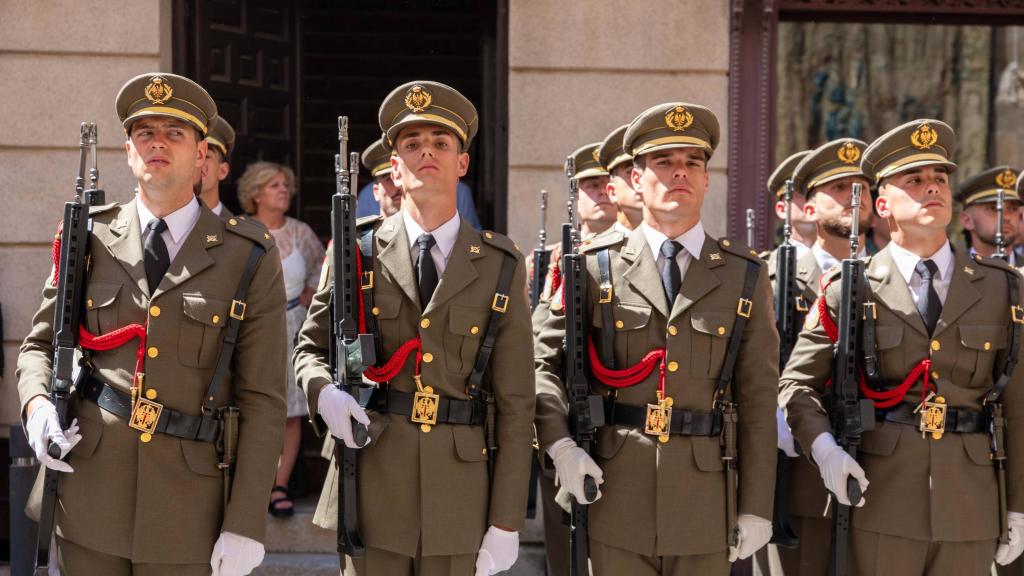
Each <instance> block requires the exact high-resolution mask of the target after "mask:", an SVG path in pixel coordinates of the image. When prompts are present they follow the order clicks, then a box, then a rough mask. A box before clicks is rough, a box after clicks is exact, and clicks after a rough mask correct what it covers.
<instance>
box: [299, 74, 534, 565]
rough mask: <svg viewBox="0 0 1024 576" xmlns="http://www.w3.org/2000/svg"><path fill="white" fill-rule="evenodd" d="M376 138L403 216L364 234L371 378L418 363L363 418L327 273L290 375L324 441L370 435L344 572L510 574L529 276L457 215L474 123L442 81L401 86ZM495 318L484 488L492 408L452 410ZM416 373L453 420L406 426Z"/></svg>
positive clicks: (519, 511) (496, 239)
mask: <svg viewBox="0 0 1024 576" xmlns="http://www.w3.org/2000/svg"><path fill="white" fill-rule="evenodd" d="M380 126H381V130H382V131H383V132H384V134H385V139H386V141H387V142H388V144H389V146H390V147H391V148H392V149H393V150H394V151H395V152H394V155H393V156H392V158H391V168H392V170H393V171H392V173H391V177H392V180H394V181H395V183H396V184H399V185H401V187H402V188H403V190H404V192H405V198H404V200H403V202H402V210H401V211H400V212H398V213H397V214H395V215H394V216H391V217H389V218H386V219H382V218H380V217H373V218H370V219H367V220H363V221H361V223H360V228H361V229H362V230H366V229H367V228H368V227H370V228H372V230H373V256H374V269H373V278H374V280H373V288H372V297H373V303H374V304H373V305H374V308H373V314H374V315H375V320H376V323H377V327H378V328H377V338H378V339H379V341H380V350H381V351H382V356H381V357H380V362H379V363H378V366H380V365H383V364H384V363H385V362H386V361H387V359H389V358H392V357H393V355H394V354H396V351H397V350H398V349H399V348H400V347H401V346H402V345H403V344H406V343H409V342H410V341H411V340H412V339H415V338H418V339H419V340H418V342H419V346H418V348H419V352H418V353H415V352H414V353H410V356H411V357H410V358H409V359H408V361H406V362H405V363H404V364H402V365H400V366H399V368H398V369H399V371H398V372H397V374H396V375H395V376H394V377H392V378H391V379H390V382H382V383H381V384H380V385H379V386H378V387H377V389H375V390H374V392H373V396H372V398H371V399H370V402H369V409H367V410H365V411H364V410H363V409H362V408H360V407H359V405H358V404H357V403H356V402H355V401H354V399H353V398H352V397H351V396H349V395H348V394H346V393H344V392H343V391H341V390H340V389H339V388H337V387H335V386H333V385H332V379H331V374H330V369H329V365H328V349H329V347H330V346H331V341H330V338H329V333H330V326H329V323H330V315H331V313H330V306H329V300H330V297H331V290H330V288H329V287H330V285H331V276H332V271H331V270H330V266H329V265H328V266H327V269H326V270H325V272H324V274H323V275H322V279H323V280H322V282H321V286H320V290H319V291H318V292H317V294H316V296H315V297H314V300H313V305H312V306H311V307H310V311H309V316H308V317H307V319H306V323H305V324H304V326H303V328H302V331H301V332H300V336H299V343H298V346H297V347H296V350H295V366H296V373H297V375H298V379H299V381H300V382H301V384H302V386H303V388H304V389H305V390H306V393H307V395H308V397H309V413H310V414H311V415H313V424H314V428H315V430H316V431H317V432H318V433H321V434H323V433H325V432H326V431H327V430H330V432H331V435H332V436H335V437H336V438H338V439H339V440H338V441H345V442H346V444H347V445H348V446H350V447H353V448H356V447H357V446H356V445H355V441H354V439H353V437H352V433H351V423H350V422H351V417H355V418H357V419H359V420H360V421H361V422H365V423H369V436H370V441H369V444H368V445H367V446H365V447H363V448H362V449H361V450H359V452H358V455H359V478H358V498H359V519H360V529H361V532H362V538H363V542H364V543H365V545H366V552H365V556H364V557H363V558H360V559H351V558H348V559H346V566H345V573H346V574H349V573H352V574H359V575H372V576H376V575H387V576H391V575H403V574H409V575H411V574H419V575H424V576H429V575H433V574H464V575H470V574H474V573H475V574H477V575H482V576H486V575H487V574H494V573H496V572H498V571H500V570H506V569H508V568H509V567H511V565H512V563H513V562H514V561H515V559H516V556H517V554H518V541H519V538H518V530H520V528H521V527H522V525H523V521H524V518H525V514H526V494H527V489H528V483H529V482H528V481H529V477H530V457H531V454H532V452H533V448H532V442H531V440H532V437H533V430H532V423H533V414H534V382H533V378H532V377H531V375H530V374H529V373H528V372H524V371H523V366H527V365H529V362H530V345H531V343H532V338H531V337H530V336H531V335H530V313H529V303H528V301H527V299H526V272H525V266H524V265H523V261H522V256H521V254H519V251H518V250H517V249H516V247H515V245H514V244H513V243H512V241H511V240H509V239H508V238H506V237H504V236H501V235H500V234H496V233H494V232H482V233H481V232H477V231H475V230H474V229H473V228H472V227H470V226H469V224H467V223H466V222H465V221H463V220H462V219H461V218H460V217H459V215H458V213H457V212H456V209H455V188H456V185H457V183H458V178H459V177H460V176H462V175H464V174H465V173H466V169H467V168H468V164H469V156H468V154H467V153H466V152H465V150H466V149H467V147H468V145H469V143H470V141H471V140H472V138H473V136H474V135H475V134H476V130H477V126H478V124H477V115H476V109H475V108H474V107H473V105H472V104H471V103H470V102H469V101H468V100H466V99H465V97H463V96H462V95H461V94H459V93H458V92H457V91H455V89H453V88H450V87H448V86H445V85H443V84H439V83H436V82H427V81H417V82H411V83H408V84H404V85H402V86H399V87H398V88H396V89H395V90H394V91H392V92H391V94H390V95H389V96H388V97H387V99H385V101H384V103H383V104H382V105H381V108H380ZM431 240H433V242H431ZM428 260H429V262H428ZM510 260H511V263H512V265H513V267H514V274H513V275H512V281H511V285H510V288H509V289H508V292H507V293H506V294H503V295H498V296H496V287H497V286H498V275H499V272H500V271H501V270H502V268H503V266H506V265H508V263H509V261H510ZM327 262H328V263H330V262H331V257H330V256H328V258H327ZM432 274H433V275H434V276H433V279H434V280H433V282H431V281H430V278H431V275H432ZM438 279H439V280H440V283H439V284H437V280H438ZM502 304H504V306H502ZM494 306H498V307H504V308H505V312H504V314H501V315H500V316H499V317H498V318H499V319H498V324H497V326H496V328H497V335H496V339H495V341H494V347H493V353H492V355H491V358H490V365H489V367H488V369H487V372H486V378H485V380H484V384H483V385H484V386H485V387H486V388H487V389H489V390H490V392H491V394H493V399H494V401H495V403H496V405H495V408H496V422H495V425H496V430H497V434H496V436H497V444H498V448H497V449H496V450H494V451H493V457H494V464H493V470H494V475H493V476H491V477H489V476H488V462H487V460H488V449H487V444H485V435H484V428H483V426H482V424H483V421H482V419H481V418H480V415H481V414H483V413H484V408H483V406H480V405H477V406H476V407H475V408H473V409H472V410H462V409H460V410H456V407H468V405H469V404H470V403H471V402H475V401H474V400H472V397H471V396H470V394H469V392H470V390H469V388H468V386H469V384H468V378H469V376H470V375H471V373H472V371H473V367H474V362H475V359H476V356H477V353H478V351H479V350H480V348H481V345H482V342H483V339H484V337H485V335H486V334H487V333H488V329H489V324H488V322H489V318H490V317H491V315H492V313H493V312H494V310H493V309H492V308H493V307H494ZM414 343H415V342H414ZM417 357H418V358H420V361H419V362H418V361H417V359H416V358H417ZM417 373H418V374H419V378H421V382H422V385H423V386H429V387H431V388H432V389H433V391H434V393H435V394H438V395H440V402H442V403H445V404H446V405H448V406H450V407H451V408H450V409H449V411H448V413H449V414H452V416H450V417H449V420H448V421H445V420H438V422H437V424H436V425H435V426H426V427H424V426H421V425H420V424H417V423H414V422H411V421H410V415H409V413H408V412H405V413H402V412H401V409H400V408H399V406H400V405H401V404H402V403H403V401H404V400H407V399H409V398H411V397H412V396H413V394H414V393H415V392H417V390H418V387H417V382H416V381H415V380H414V378H413V376H414V374H417ZM407 405H408V404H407ZM389 407H394V408H393V409H389ZM474 415H475V416H474ZM337 476H338V470H337V463H334V464H332V466H331V468H330V473H329V474H328V478H327V482H326V485H325V486H324V492H323V495H322V496H321V499H320V505H319V506H318V508H317V513H316V517H315V518H314V522H315V523H317V524H318V525H320V526H323V527H325V528H332V529H333V528H336V525H335V522H336V519H337V513H338V500H337ZM474 565H475V572H474Z"/></svg>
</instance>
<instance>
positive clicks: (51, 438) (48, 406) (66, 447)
mask: <svg viewBox="0 0 1024 576" xmlns="http://www.w3.org/2000/svg"><path fill="white" fill-rule="evenodd" d="M25 434H26V436H28V445H29V446H31V447H32V451H33V452H35V453H36V459H37V460H39V462H40V463H41V464H42V465H43V466H46V467H47V468H50V469H52V470H56V471H58V472H65V473H71V472H74V471H75V469H74V468H72V467H71V465H70V464H68V463H67V462H64V461H63V460H64V458H65V457H66V456H67V455H68V452H71V449H72V448H74V447H75V444H78V443H79V442H80V441H81V440H82V435H81V434H79V433H78V419H77V418H76V419H74V420H73V421H72V422H71V426H70V427H69V428H68V429H67V430H63V431H62V430H61V429H60V420H58V419H57V408H56V407H54V405H53V403H52V402H50V401H49V400H46V401H45V402H40V403H39V404H37V405H36V407H35V410H33V411H32V415H31V416H29V417H28V422H26V423H25ZM51 442H53V443H54V444H56V445H57V446H59V447H60V459H59V460H58V459H56V458H53V457H51V456H50V455H49V454H47V453H46V450H47V448H49V447H50V443H51Z"/></svg>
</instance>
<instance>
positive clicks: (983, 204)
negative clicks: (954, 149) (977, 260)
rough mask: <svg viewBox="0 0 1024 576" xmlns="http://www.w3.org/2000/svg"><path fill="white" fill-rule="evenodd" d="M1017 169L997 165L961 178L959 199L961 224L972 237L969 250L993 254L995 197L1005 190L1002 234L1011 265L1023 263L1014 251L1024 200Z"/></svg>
mask: <svg viewBox="0 0 1024 576" xmlns="http://www.w3.org/2000/svg"><path fill="white" fill-rule="evenodd" d="M1019 175H1020V172H1019V171H1018V170H1015V169H1013V168H1010V167H1009V166H996V167H995V168H989V169H988V170H985V171H984V172H980V173H978V174H975V175H974V176H971V177H970V178H965V179H964V180H963V181H962V182H960V186H959V187H958V190H957V194H956V200H957V201H958V202H960V204H961V205H962V206H963V211H962V212H961V213H960V224H961V225H962V226H963V228H964V232H966V233H967V235H968V237H969V238H970V245H971V248H970V254H971V255H972V256H973V255H975V254H980V255H981V256H984V257H985V258H991V257H992V256H994V255H995V253H996V230H997V228H998V225H999V213H998V212H997V210H996V199H997V197H998V195H999V189H1000V188H1001V189H1002V190H1003V198H1004V203H1003V235H1004V242H1005V245H1004V246H1005V248H1004V250H1005V252H1006V258H1007V262H1009V263H1010V266H1013V267H1015V268H1016V267H1020V266H1022V265H1024V262H1018V261H1017V256H1016V254H1015V253H1014V252H1013V249H1012V247H1013V245H1014V243H1016V241H1017V222H1019V221H1020V217H1021V201H1020V196H1018V195H1017V177H1018V176H1019Z"/></svg>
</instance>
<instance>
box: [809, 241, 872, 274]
mask: <svg viewBox="0 0 1024 576" xmlns="http://www.w3.org/2000/svg"><path fill="white" fill-rule="evenodd" d="M810 250H811V253H812V254H814V260H815V261H816V262H817V263H818V268H820V269H821V273H822V274H824V273H825V272H828V271H829V270H831V269H832V268H833V267H834V266H838V265H840V264H842V262H843V261H842V260H840V259H838V258H836V257H835V256H833V255H831V254H829V253H828V252H827V251H826V250H825V249H824V248H822V247H821V245H820V244H818V243H817V242H815V243H814V245H813V246H811V248H810ZM867 255H868V251H867V249H866V248H864V247H863V246H861V248H860V252H858V253H857V258H863V257H865V256H867ZM797 260H799V258H797Z"/></svg>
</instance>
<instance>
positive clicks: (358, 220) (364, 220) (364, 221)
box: [356, 214, 384, 228]
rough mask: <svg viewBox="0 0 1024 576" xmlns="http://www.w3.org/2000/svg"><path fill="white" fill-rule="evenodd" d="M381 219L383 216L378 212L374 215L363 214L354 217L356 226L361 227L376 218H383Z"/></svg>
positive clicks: (371, 222) (375, 220) (374, 220)
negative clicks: (359, 216)
mask: <svg viewBox="0 0 1024 576" xmlns="http://www.w3.org/2000/svg"><path fill="white" fill-rule="evenodd" d="M383 219H384V217H383V216H381V215H380V214H376V215H374V216H363V217H362V218H356V228H363V227H364V226H368V225H370V224H373V223H374V222H377V221H378V220H383Z"/></svg>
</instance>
